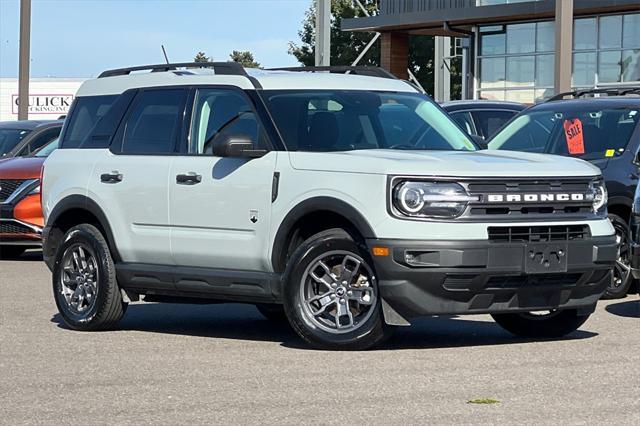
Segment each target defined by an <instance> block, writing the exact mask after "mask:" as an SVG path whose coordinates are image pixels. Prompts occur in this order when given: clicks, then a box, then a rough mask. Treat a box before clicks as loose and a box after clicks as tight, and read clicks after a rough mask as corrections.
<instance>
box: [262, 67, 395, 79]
mask: <svg viewBox="0 0 640 426" xmlns="http://www.w3.org/2000/svg"><path fill="white" fill-rule="evenodd" d="M268 71H298V72H328V73H331V74H354V75H366V76H369V77H382V78H391V79H394V80H397V79H398V77H396V76H395V75H393V74H391V73H390V72H389V71H387V70H385V69H383V68H379V67H365V66H359V67H351V66H323V67H287V68H270V69H269V70H268Z"/></svg>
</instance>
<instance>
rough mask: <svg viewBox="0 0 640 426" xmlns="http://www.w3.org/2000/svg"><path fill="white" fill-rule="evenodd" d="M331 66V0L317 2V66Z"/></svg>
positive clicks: (318, 0) (317, 0)
mask: <svg viewBox="0 0 640 426" xmlns="http://www.w3.org/2000/svg"><path fill="white" fill-rule="evenodd" d="M329 65H331V0H316V66H329Z"/></svg>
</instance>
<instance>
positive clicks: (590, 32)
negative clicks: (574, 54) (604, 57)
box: [573, 18, 598, 50]
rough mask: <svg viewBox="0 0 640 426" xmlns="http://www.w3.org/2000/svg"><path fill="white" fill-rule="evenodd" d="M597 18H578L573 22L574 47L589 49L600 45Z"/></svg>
mask: <svg viewBox="0 0 640 426" xmlns="http://www.w3.org/2000/svg"><path fill="white" fill-rule="evenodd" d="M597 37H598V25H597V21H596V18H588V19H576V20H575V21H574V24H573V48H574V49H576V50H589V49H595V48H596V47H598V46H597V45H598V43H597V42H598V39H597Z"/></svg>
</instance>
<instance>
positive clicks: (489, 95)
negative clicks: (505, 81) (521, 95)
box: [478, 90, 506, 101]
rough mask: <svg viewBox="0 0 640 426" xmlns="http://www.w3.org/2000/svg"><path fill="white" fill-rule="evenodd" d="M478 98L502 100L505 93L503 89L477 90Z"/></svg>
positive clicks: (504, 97)
mask: <svg viewBox="0 0 640 426" xmlns="http://www.w3.org/2000/svg"><path fill="white" fill-rule="evenodd" d="M478 99H481V100H485V101H504V100H505V99H506V94H505V92H504V90H483V91H481V92H478Z"/></svg>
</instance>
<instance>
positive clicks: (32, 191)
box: [29, 184, 40, 195]
mask: <svg viewBox="0 0 640 426" xmlns="http://www.w3.org/2000/svg"><path fill="white" fill-rule="evenodd" d="M39 193H40V184H38V186H36V187H35V188H33V189H32V190H31V191H29V195H35V194H39Z"/></svg>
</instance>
